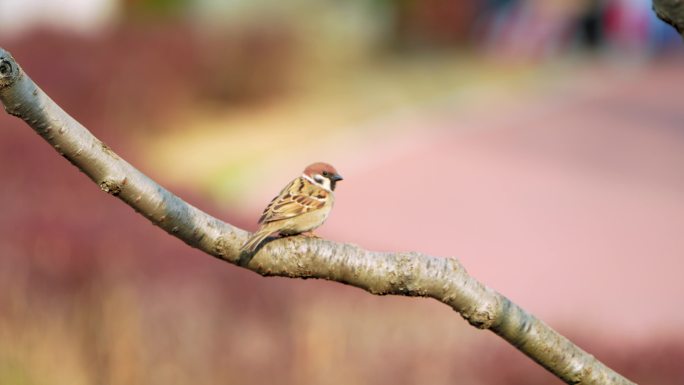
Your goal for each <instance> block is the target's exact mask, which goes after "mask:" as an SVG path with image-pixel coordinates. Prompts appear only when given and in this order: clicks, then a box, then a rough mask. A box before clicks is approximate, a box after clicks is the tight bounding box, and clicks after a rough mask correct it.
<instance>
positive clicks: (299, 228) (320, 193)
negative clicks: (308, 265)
mask: <svg viewBox="0 0 684 385" xmlns="http://www.w3.org/2000/svg"><path fill="white" fill-rule="evenodd" d="M341 180H342V177H341V176H340V174H338V173H337V170H335V168H334V167H333V166H331V165H329V164H327V163H323V162H317V163H313V164H311V165H309V166H308V167H307V168H305V169H304V172H303V173H302V175H301V176H299V177H298V178H296V179H294V180H293V181H292V182H290V183H289V184H288V185H287V186H285V188H284V189H283V190H282V191H281V192H280V194H278V196H276V197H275V198H273V200H272V201H271V203H269V204H268V206H266V209H265V210H264V212H263V214H261V218H259V225H260V227H259V230H257V231H256V232H255V233H254V234H252V236H251V237H250V238H249V239H248V240H247V242H245V244H244V245H242V248H241V249H240V250H241V252H248V253H253V252H254V251H255V250H256V249H257V247H258V246H259V245H260V244H261V242H262V241H263V240H264V239H266V237H268V236H269V235H271V234H274V233H280V234H281V235H285V236H287V235H296V234H301V233H309V232H311V231H312V230H314V229H316V228H317V227H319V226H320V225H322V224H323V222H325V220H326V219H327V218H328V215H329V214H330V210H332V207H333V203H335V196H334V195H333V191H335V185H336V184H337V182H339V181H341Z"/></svg>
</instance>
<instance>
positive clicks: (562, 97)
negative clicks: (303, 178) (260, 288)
mask: <svg viewBox="0 0 684 385" xmlns="http://www.w3.org/2000/svg"><path fill="white" fill-rule="evenodd" d="M681 84H684V71H682V69H681V63H672V64H661V65H658V66H656V67H653V68H651V69H650V70H648V71H646V70H634V71H628V72H625V73H622V72H619V71H618V72H616V71H615V70H614V69H613V68H610V67H607V66H604V67H599V68H597V69H594V70H591V71H589V72H588V73H584V74H583V75H582V77H581V78H579V79H578V81H576V82H572V84H569V85H568V86H566V87H561V88H559V89H554V90H551V91H548V90H547V91H542V92H536V93H532V94H531V95H530V94H528V95H525V96H523V97H521V98H520V100H517V101H513V102H509V103H506V104H497V105H495V106H491V108H489V109H481V110H479V111H471V112H463V111H459V112H456V111H453V110H452V111H450V110H448V109H447V110H443V111H441V112H440V113H438V114H431V115H430V119H424V121H423V122H422V123H420V124H424V127H419V128H417V129H414V130H411V131H410V134H408V135H402V136H400V137H397V138H394V137H393V138H392V139H390V140H388V142H387V143H385V145H384V146H382V147H373V148H371V149H369V151H366V153H364V154H360V155H358V154H353V152H349V153H348V154H352V155H347V156H351V157H352V158H353V159H352V160H350V161H349V162H346V163H347V164H348V165H350V167H348V168H347V169H345V168H344V164H345V162H344V160H339V161H336V164H338V165H339V166H338V167H339V168H340V169H342V171H344V172H343V174H344V176H345V178H346V180H345V182H343V184H341V185H340V188H339V189H338V193H337V203H336V207H335V210H334V211H333V214H332V216H331V218H330V219H329V221H328V223H327V224H326V225H325V226H324V227H323V228H322V229H321V231H320V232H321V234H322V235H324V236H327V237H330V238H332V239H336V240H340V241H345V242H353V243H357V244H360V245H362V246H364V247H368V248H373V249H386V250H418V251H422V252H426V253H430V254H434V255H441V256H455V257H457V258H459V259H460V260H461V261H462V262H463V264H464V265H465V266H466V268H467V269H468V270H469V271H470V273H471V274H473V275H474V276H475V277H477V278H478V279H480V280H481V281H483V282H485V283H486V284H487V285H489V286H490V287H493V288H495V289H496V290H498V291H500V292H502V293H505V294H506V295H507V296H508V297H509V298H511V299H512V300H514V301H515V302H517V303H518V304H520V305H521V306H523V307H524V308H526V309H528V310H529V311H531V312H533V313H534V314H536V315H538V316H540V317H541V318H542V319H544V320H546V321H548V322H549V323H551V324H552V325H554V326H557V327H565V328H569V327H572V328H574V329H575V330H578V331H581V330H583V329H586V330H588V331H601V332H605V333H607V334H609V335H613V336H614V337H619V336H622V335H626V334H627V333H628V334H630V335H631V337H645V336H653V335H654V334H656V335H660V334H665V333H667V332H672V331H675V332H678V330H679V328H680V326H681V325H682V323H683V322H684V306H683V305H684V300H683V299H682V295H683V294H684V279H682V271H683V270H684V258H683V257H684V105H683V104H682V92H681V89H680V86H679V85H681ZM407 143H408V144H407Z"/></svg>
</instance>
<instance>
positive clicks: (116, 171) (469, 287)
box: [0, 48, 632, 384]
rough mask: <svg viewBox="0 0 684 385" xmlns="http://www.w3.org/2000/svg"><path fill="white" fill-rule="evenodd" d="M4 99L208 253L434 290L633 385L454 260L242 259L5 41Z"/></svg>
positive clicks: (259, 266) (304, 250) (108, 184)
mask: <svg viewBox="0 0 684 385" xmlns="http://www.w3.org/2000/svg"><path fill="white" fill-rule="evenodd" d="M0 102H2V104H3V105H4V106H5V110H6V111H7V112H8V113H9V114H11V115H14V116H17V117H19V118H21V119H23V120H24V121H26V123H27V124H28V125H29V126H31V127H32V128H33V129H34V130H35V131H36V132H37V133H38V134H39V135H40V136H42V137H43V139H45V140H46V141H47V142H48V143H50V144H51V145H52V146H53V147H54V148H55V150H57V151H58V152H59V153H60V154H61V155H62V156H64V157H65V158H66V159H67V160H69V161H70V162H71V163H72V164H73V165H75V166H76V167H78V168H79V169H80V170H81V171H83V172H84V173H85V174H86V175H88V177H89V178H90V179H92V180H93V181H94V182H95V183H97V184H98V185H99V186H100V188H101V189H102V190H103V191H105V192H107V193H109V194H111V195H114V196H116V197H118V198H119V199H121V200H122V201H124V202H126V204H128V205H129V206H131V207H133V209H134V210H135V211H137V212H139V213H140V214H142V215H144V216H145V217H146V218H147V219H149V220H150V221H151V222H152V223H154V224H155V225H157V226H159V227H161V228H162V229H164V230H166V231H167V232H168V233H169V234H171V235H173V236H175V237H177V238H179V239H181V240H182V241H184V242H185V243H187V244H188V245H190V246H192V247H196V248H198V249H200V250H202V251H204V252H206V253H207V254H210V255H212V256H214V257H217V258H220V259H222V260H224V261H226V262H230V263H233V264H236V265H240V266H242V267H244V268H247V269H249V270H252V271H254V272H256V273H258V274H261V275H263V276H281V277H290V278H320V279H327V280H331V281H337V282H341V283H344V284H348V285H352V286H356V287H359V288H361V289H364V290H366V291H368V292H370V293H372V294H377V295H388V294H392V295H403V296H413V297H431V298H434V299H436V300H438V301H440V302H442V303H444V304H446V305H448V306H450V307H451V308H453V309H454V310H455V311H457V312H458V313H460V314H461V315H462V316H463V318H465V319H466V320H467V321H468V322H470V324H471V325H473V326H475V327H477V328H480V329H489V330H491V331H493V332H494V333H496V334H498V335H499V336H501V337H502V338H503V339H505V340H506V341H508V342H509V343H511V344H512V345H514V346H515V347H516V348H518V349H519V350H520V351H521V352H523V353H525V354H526V355H528V356H529V357H530V358H532V359H533V360H535V361H536V362H538V363H539V364H540V365H542V366H543V367H545V368H546V369H548V370H549V371H550V372H552V373H553V374H555V375H556V376H557V377H558V378H560V379H562V380H563V381H565V382H567V383H568V384H579V383H581V384H632V382H630V381H629V380H627V379H625V378H623V377H622V376H620V375H619V374H617V373H615V372H614V371H612V370H611V369H609V368H608V367H606V366H605V365H604V364H602V363H601V362H600V361H598V360H596V359H595V358H594V357H593V356H591V355H590V354H588V353H586V352H585V351H583V350H582V349H580V348H579V347H577V346H576V345H574V344H573V343H572V342H570V341H569V340H568V339H566V338H565V337H563V336H561V335H560V334H558V333H557V332H556V331H554V330H553V329H551V328H550V327H549V326H548V325H546V324H545V323H543V322H542V321H540V320H538V319H537V318H535V317H534V316H532V315H530V314H528V313H527V312H525V311H524V310H523V309H522V308H520V307H519V306H518V305H516V304H514V303H513V302H511V301H510V300H508V299H507V298H506V297H504V296H503V295H501V294H499V293H497V292H495V291H494V290H492V289H490V288H488V287H486V286H485V285H483V284H481V283H480V282H478V281H477V280H475V279H474V278H472V277H470V276H469V275H468V273H467V272H466V271H465V269H464V268H463V266H462V265H461V264H460V263H459V262H458V261H457V260H455V259H452V258H439V257H433V256H429V255H424V254H419V253H389V252H384V253H383V252H373V251H367V250H363V249H361V248H359V247H358V246H355V245H350V244H341V243H335V242H330V241H326V240H322V239H310V238H305V237H298V236H294V237H286V238H282V239H276V240H273V241H272V242H269V243H267V244H266V245H265V246H264V247H263V248H261V249H260V250H259V251H258V252H257V253H256V254H255V255H254V256H253V258H252V259H251V260H244V261H240V255H239V248H240V245H242V243H243V242H245V241H246V240H247V236H248V233H247V232H246V231H244V230H241V229H239V228H236V227H234V226H231V225H230V224H227V223H224V222H222V221H220V220H218V219H216V218H214V217H212V216H210V215H208V214H206V213H204V212H202V211H201V210H199V209H197V208H195V207H193V206H192V205H190V204H188V203H186V202H184V201H183V200H181V199H180V198H178V197H177V196H175V195H174V194H172V193H171V192H169V191H168V190H166V189H164V188H163V187H161V186H159V185H158V184H157V183H155V182H154V181H153V180H151V179H150V178H148V177H147V176H145V175H144V174H143V173H141V172H140V171H138V170H137V169H136V168H134V167H133V166H131V165H130V164H129V163H127V162H126V161H125V160H123V159H121V158H120V157H119V156H118V155H116V154H115V153H114V152H113V151H112V150H111V149H110V148H109V147H107V146H106V145H105V144H104V143H102V142H101V141H100V140H98V139H97V138H95V137H94V136H93V135H92V134H91V133H90V132H89V131H88V130H87V129H86V128H85V127H83V126H82V125H81V124H80V123H78V122H77V121H76V120H74V119H73V118H72V117H70V116H69V115H68V114H67V113H66V112H64V111H63V110H62V109H61V108H60V107H59V106H58V105H57V104H56V103H55V102H53V101H52V100H51V99H50V98H49V97H48V96H47V95H46V94H45V93H44V92H43V91H42V90H41V89H40V88H38V86H36V84H35V83H34V82H33V81H32V80H31V79H30V78H29V77H28V76H27V75H26V74H25V73H24V72H23V71H22V69H21V68H20V67H19V65H18V64H17V63H16V62H15V60H14V59H13V58H12V56H11V55H10V54H9V53H8V52H6V51H4V50H3V49H1V48H0Z"/></svg>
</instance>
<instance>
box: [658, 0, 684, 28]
mask: <svg viewBox="0 0 684 385" xmlns="http://www.w3.org/2000/svg"><path fill="white" fill-rule="evenodd" d="M653 10H654V11H655V13H656V15H658V17H659V18H660V19H661V20H663V21H664V22H666V23H667V24H670V25H671V26H673V27H675V29H676V30H677V32H679V34H680V35H682V33H684V0H653ZM682 36H684V35H682Z"/></svg>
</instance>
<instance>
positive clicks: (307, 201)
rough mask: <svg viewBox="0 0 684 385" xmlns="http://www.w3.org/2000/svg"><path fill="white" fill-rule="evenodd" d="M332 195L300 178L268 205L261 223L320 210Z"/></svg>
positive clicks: (260, 220)
mask: <svg viewBox="0 0 684 385" xmlns="http://www.w3.org/2000/svg"><path fill="white" fill-rule="evenodd" d="M329 194H330V193H329V192H328V191H326V190H325V189H323V188H321V187H319V186H316V185H315V184H313V183H311V182H309V181H308V180H306V179H305V178H302V177H299V178H297V179H295V180H293V181H292V182H290V184H288V185H287V186H285V188H284V189H283V191H281V192H280V194H278V196H277V197H275V198H273V200H272V201H271V203H269V204H268V206H267V207H266V209H265V210H264V213H263V214H261V218H259V223H260V224H263V223H268V222H274V221H279V220H282V219H287V218H293V217H296V216H298V215H302V214H305V213H308V212H310V211H314V210H318V209H321V208H323V206H325V203H326V201H327V199H328V195H329Z"/></svg>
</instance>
